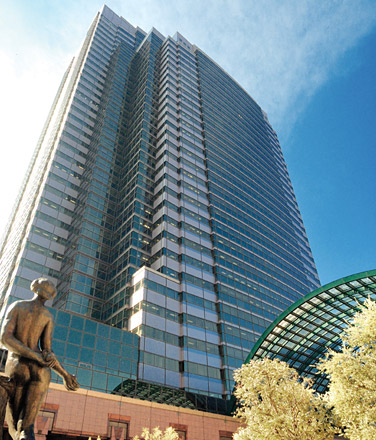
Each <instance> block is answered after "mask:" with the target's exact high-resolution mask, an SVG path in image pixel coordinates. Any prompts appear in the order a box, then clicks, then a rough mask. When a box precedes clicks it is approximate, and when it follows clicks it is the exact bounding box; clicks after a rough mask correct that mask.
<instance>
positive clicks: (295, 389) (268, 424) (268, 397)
mask: <svg viewBox="0 0 376 440" xmlns="http://www.w3.org/2000/svg"><path fill="white" fill-rule="evenodd" d="M234 377H235V381H236V382H237V387H236V391H235V396H236V397H237V399H238V401H239V404H240V406H239V408H238V410H237V414H236V416H237V417H239V418H240V419H241V420H242V422H243V423H244V425H245V426H244V427H243V428H240V429H239V430H238V431H237V433H236V434H235V435H234V440H331V439H333V438H334V432H335V428H334V426H333V424H332V420H331V418H330V414H329V413H328V411H327V408H326V406H325V402H324V400H323V399H322V398H321V397H320V396H316V395H315V394H314V391H313V390H312V388H311V382H310V381H309V380H308V379H302V378H300V377H299V375H298V373H297V372H296V371H295V370H294V369H292V368H290V367H289V366H288V365H287V364H286V363H285V362H281V361H279V360H271V359H268V358H265V359H262V360H254V361H251V362H250V363H249V364H244V365H243V366H242V367H241V368H240V369H238V370H236V371H235V376H234Z"/></svg>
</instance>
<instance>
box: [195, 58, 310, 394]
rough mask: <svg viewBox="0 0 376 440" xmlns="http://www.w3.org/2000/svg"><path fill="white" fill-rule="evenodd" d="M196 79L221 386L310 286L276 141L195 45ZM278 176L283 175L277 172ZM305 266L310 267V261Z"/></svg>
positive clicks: (261, 115)
mask: <svg viewBox="0 0 376 440" xmlns="http://www.w3.org/2000/svg"><path fill="white" fill-rule="evenodd" d="M196 56H197V62H198V71H199V78H200V93H201V103H202V115H203V124H204V133H205V155H206V163H207V168H208V185H209V199H210V213H211V221H212V225H213V235H212V238H213V244H214V247H215V250H214V255H215V273H216V281H217V283H216V289H217V292H218V297H219V304H218V308H219V313H220V320H221V322H220V329H221V353H222V356H223V362H224V367H225V368H224V379H225V381H226V388H227V393H230V392H231V388H232V386H233V379H232V370H233V369H234V368H235V367H238V366H240V365H241V363H242V362H243V361H244V359H245V357H246V355H247V353H248V352H249V350H250V349H251V347H252V346H253V344H254V342H255V341H256V340H257V338H258V337H259V335H260V334H261V333H262V332H263V330H264V329H265V327H267V326H268V325H269V323H270V322H271V321H272V320H273V319H274V318H275V317H276V316H278V315H279V314H280V313H281V311H282V310H283V309H285V308H286V307H287V306H288V305H290V304H291V303H292V302H293V301H295V300H296V299H298V298H299V297H301V296H302V295H304V294H305V293H307V292H308V291H309V290H310V289H311V288H312V282H311V279H309V278H307V276H306V269H305V267H304V265H303V262H302V258H301V255H300V254H301V247H300V246H299V244H298V242H299V240H300V238H299V232H300V231H299V230H297V228H296V225H295V223H294V221H293V216H294V213H292V212H291V211H290V210H289V208H288V206H289V205H290V204H291V203H293V202H292V192H291V191H290V190H288V191H286V188H285V185H284V184H283V182H287V181H288V174H287V170H286V167H284V166H283V164H284V163H282V161H281V160H280V157H281V155H282V154H280V155H279V156H278V158H277V157H276V153H275V151H276V149H277V148H278V149H280V147H279V144H278V145H277V144H276V143H275V142H271V139H270V133H269V131H268V127H267V124H266V121H265V114H264V113H263V111H262V110H261V109H260V107H259V106H258V105H257V104H256V103H255V102H254V101H253V100H252V98H251V97H250V96H249V95H248V94H247V93H246V92H245V91H244V90H243V89H242V88H241V87H240V86H239V85H238V84H237V83H236V82H235V81H234V80H232V78H230V77H229V76H228V75H227V74H226V73H225V72H224V71H223V70H222V69H221V68H220V67H219V66H217V65H216V64H215V63H214V62H213V61H212V60H210V59H209V58H208V57H207V56H206V55H205V54H203V53H202V52H201V51H200V50H197V51H196ZM282 176H283V178H282ZM311 273H315V267H314V264H313V263H311Z"/></svg>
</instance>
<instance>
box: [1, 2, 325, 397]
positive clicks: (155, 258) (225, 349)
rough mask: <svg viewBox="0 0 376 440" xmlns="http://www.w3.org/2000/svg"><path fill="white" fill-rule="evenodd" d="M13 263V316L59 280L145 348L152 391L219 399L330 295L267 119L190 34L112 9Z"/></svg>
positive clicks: (6, 288) (29, 205)
mask: <svg viewBox="0 0 376 440" xmlns="http://www.w3.org/2000/svg"><path fill="white" fill-rule="evenodd" d="M1 252H2V254H1V264H0V269H1V290H0V292H1V298H2V301H3V305H4V306H3V309H4V307H5V305H6V304H8V303H9V302H11V301H13V300H14V299H17V298H26V297H28V295H30V292H29V290H28V288H29V283H30V281H31V280H32V279H34V278H36V277H38V276H41V275H45V276H47V277H49V278H50V279H52V280H54V281H55V282H56V284H57V288H58V292H59V293H58V297H57V299H56V303H55V306H56V307H57V308H59V309H63V310H67V311H71V312H75V313H78V314H81V315H85V316H87V317H90V318H93V319H96V320H99V321H101V322H104V323H107V324H110V325H113V326H116V327H119V328H122V329H127V330H129V331H132V332H135V333H137V334H138V335H139V336H140V346H139V350H140V351H139V353H140V357H139V362H138V378H139V379H140V380H146V381H151V382H157V383H160V384H164V385H167V386H172V387H180V388H184V389H185V390H188V391H193V392H199V393H205V394H207V395H214V396H222V395H226V394H228V393H229V392H230V391H231V388H232V376H231V370H232V369H233V368H235V367H238V366H239V365H240V364H241V363H242V361H243V360H244V359H245V358H246V356H247V355H248V353H249V351H250V349H251V348H252V346H253V344H254V342H255V341H256V340H257V339H258V337H259V335H260V334H261V333H262V332H263V330H264V329H265V328H266V327H267V326H268V325H269V324H270V323H271V322H272V320H273V319H274V318H275V317H276V316H278V315H279V314H280V313H281V312H282V311H283V310H284V309H286V308H287V307H288V306H289V305H290V304H291V303H293V302H294V301H295V300H297V299H298V298H299V297H301V296H302V295H304V294H306V293H307V292H309V291H310V290H312V289H313V288H315V287H317V286H318V284H319V280H318V276H317V273H316V269H315V265H314V262H313V259H312V255H311V252H310V248H309V244H308V241H307V237H306V234H305V230H304V226H303V223H302V220H301V217H300V214H299V210H298V206H297V203H296V200H295V197H294V193H293V189H292V186H291V183H290V180H289V176H288V172H287V169H286V165H285V162H284V159H283V156H282V152H281V148H280V145H279V143H278V139H277V136H276V134H275V132H274V131H273V129H272V128H271V126H270V124H269V122H268V119H267V116H266V114H265V113H264V112H263V111H262V109H261V108H260V107H259V106H258V105H257V103H256V102H255V101H254V100H253V99H252V98H251V97H250V96H249V95H248V94H247V93H246V92H245V91H244V90H243V89H242V88H241V87H240V86H239V85H238V84H237V83H236V82H235V81H234V80H233V79H232V78H231V77H230V76H229V75H228V74H227V73H226V72H224V71H223V69H221V68H220V67H219V66H218V65H217V64H216V63H215V62H214V61H213V60H211V59H210V58H209V57H208V56H207V55H206V54H205V53H203V52H202V51H201V50H200V49H199V48H197V47H196V46H194V45H192V44H191V43H189V42H188V41H187V40H186V39H185V38H184V37H183V36H181V35H180V34H176V35H175V36H174V37H167V38H166V37H164V36H163V35H161V34H160V33H159V32H158V31H157V30H155V29H152V30H151V31H150V32H149V33H146V32H144V31H143V30H141V29H140V28H134V27H133V26H132V25H130V24H129V23H128V22H127V21H126V20H124V19H123V18H121V17H119V16H117V15H116V14H115V13H114V12H112V11H111V10H110V9H109V8H107V7H103V9H102V11H101V12H100V13H98V15H97V16H96V18H95V20H94V22H93V24H92V25H91V27H90V29H89V31H88V34H87V36H86V39H85V41H84V43H83V45H82V47H81V49H80V51H79V53H78V55H77V57H76V58H74V59H73V61H72V62H71V64H70V66H69V68H68V70H67V72H66V73H65V75H64V78H63V80H62V83H61V86H60V88H59V90H58V93H57V96H56V99H55V101H54V103H53V106H52V109H51V112H50V114H49V116H48V120H47V123H46V125H45V127H44V129H43V132H42V135H41V138H40V141H39V144H38V146H37V149H36V151H35V154H34V156H33V159H32V163H31V166H30V169H29V172H28V175H27V176H26V179H25V182H24V185H23V188H22V192H21V193H20V196H19V199H18V201H17V206H16V208H15V210H14V212H13V215H12V219H11V221H10V223H9V227H8V229H7V232H6V235H5V237H4V241H3V243H2V247H1ZM77 344H79V342H77Z"/></svg>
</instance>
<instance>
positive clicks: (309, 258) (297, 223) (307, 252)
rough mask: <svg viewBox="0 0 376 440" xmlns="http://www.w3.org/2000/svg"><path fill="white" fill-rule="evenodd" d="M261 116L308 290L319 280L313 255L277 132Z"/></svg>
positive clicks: (314, 286) (265, 118)
mask: <svg viewBox="0 0 376 440" xmlns="http://www.w3.org/2000/svg"><path fill="white" fill-rule="evenodd" d="M263 116H264V123H265V128H266V132H267V135H268V138H269V141H270V143H271V145H272V146H273V155H274V158H275V161H276V162H277V163H279V164H280V166H279V167H278V171H279V173H280V182H281V185H282V186H283V188H284V191H285V193H286V194H289V197H288V199H287V208H288V210H289V212H290V215H291V221H292V222H293V227H294V229H295V231H296V234H297V236H298V237H299V238H298V240H297V243H296V244H297V249H298V253H299V254H300V257H299V258H300V259H301V261H302V264H303V265H304V268H305V274H306V277H307V285H308V286H309V287H310V290H314V289H315V288H316V287H317V286H318V285H319V284H320V280H319V277H318V274H317V270H316V266H315V262H314V260H313V255H312V252H311V248H310V245H309V242H308V237H307V234H306V231H305V228H304V224H303V220H302V216H301V215H300V211H299V207H298V203H297V201H296V198H295V194H294V189H293V187H292V184H291V181H290V179H289V175H288V171H287V166H286V163H285V159H284V157H283V154H282V150H281V146H280V144H279V141H278V137H277V134H276V132H275V131H274V130H273V128H272V127H271V125H270V123H269V120H268V117H267V115H266V114H265V113H263Z"/></svg>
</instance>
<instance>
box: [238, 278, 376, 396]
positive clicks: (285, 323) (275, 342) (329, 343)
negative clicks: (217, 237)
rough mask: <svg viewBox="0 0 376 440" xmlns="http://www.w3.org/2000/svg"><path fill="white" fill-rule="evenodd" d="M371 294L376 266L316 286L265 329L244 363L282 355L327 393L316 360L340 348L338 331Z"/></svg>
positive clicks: (373, 294)
mask: <svg viewBox="0 0 376 440" xmlns="http://www.w3.org/2000/svg"><path fill="white" fill-rule="evenodd" d="M368 297H370V298H371V299H374V300H376V270H371V271H367V272H362V273H359V274H355V275H351V276H349V277H346V278H342V279H340V280H338V281H334V282H332V283H330V284H326V285H325V286H323V287H320V288H318V289H316V290H314V291H313V292H311V293H309V294H308V295H306V296H304V297H303V298H301V299H300V300H298V301H297V302H296V303H294V304H293V305H292V306H290V307H289V308H288V309H287V310H286V311H285V312H283V313H282V314H281V315H280V316H279V317H278V318H277V319H276V320H275V321H274V322H273V323H272V324H271V325H270V326H269V327H268V328H267V329H266V330H265V332H264V333H263V334H262V335H261V337H260V339H259V340H258V341H257V343H256V344H255V346H254V347H253V349H252V351H251V352H250V354H249V355H248V357H247V359H246V361H245V363H248V362H249V361H250V360H251V359H261V358H263V357H269V358H271V359H273V358H279V359H281V360H283V361H284V362H287V363H288V364H289V365H290V366H291V367H293V368H295V369H296V370H297V371H298V373H299V374H300V375H301V376H304V377H309V378H311V379H312V380H313V382H314V384H313V387H314V388H315V389H316V391H317V392H319V393H324V392H325V391H326V390H327V386H328V379H327V377H326V376H325V375H322V374H318V372H317V369H316V368H315V364H316V363H317V361H318V360H319V359H320V358H322V357H323V356H324V354H325V352H326V351H327V350H328V348H332V349H333V350H338V349H339V348H340V346H341V339H340V336H339V335H340V334H341V332H342V331H343V329H344V327H346V326H347V325H348V324H347V323H348V321H349V320H351V317H352V316H353V315H354V314H355V312H356V311H357V310H358V308H359V303H362V302H363V301H364V300H365V299H366V298H368ZM233 403H235V401H233Z"/></svg>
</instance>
